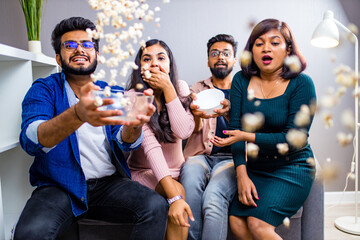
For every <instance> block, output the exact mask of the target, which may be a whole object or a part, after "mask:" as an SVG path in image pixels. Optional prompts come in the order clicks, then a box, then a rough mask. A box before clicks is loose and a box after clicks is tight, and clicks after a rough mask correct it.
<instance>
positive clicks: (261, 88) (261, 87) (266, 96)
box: [260, 79, 280, 99]
mask: <svg viewBox="0 0 360 240" xmlns="http://www.w3.org/2000/svg"><path fill="white" fill-rule="evenodd" d="M279 83H280V81H279V79H278V80H276V82H275V83H274V85H273V86H272V87H271V90H270V92H269V93H268V94H267V95H265V93H264V90H263V85H262V80H261V81H260V90H261V93H262V95H263V96H264V98H265V99H268V98H269V97H270V95H271V93H272V92H273V91H274V89H275V87H276V85H278V84H279Z"/></svg>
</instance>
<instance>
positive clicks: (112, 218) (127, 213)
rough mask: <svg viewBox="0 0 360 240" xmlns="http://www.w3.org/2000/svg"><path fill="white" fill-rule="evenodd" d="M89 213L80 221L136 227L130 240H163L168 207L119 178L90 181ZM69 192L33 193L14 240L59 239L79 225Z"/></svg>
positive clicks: (45, 189)
mask: <svg viewBox="0 0 360 240" xmlns="http://www.w3.org/2000/svg"><path fill="white" fill-rule="evenodd" d="M87 187H88V206H89V210H88V211H87V212H86V213H85V214H83V215H81V216H80V217H79V218H81V217H85V216H86V218H90V219H98V220H103V221H108V222H114V223H133V224H134V228H133V230H132V235H131V239H141V240H144V239H149V240H151V239H154V240H159V239H164V236H165V231H166V222H167V213H168V205H167V202H166V201H165V199H164V198H163V197H162V196H160V195H159V194H158V193H156V192H155V191H153V190H151V189H150V188H147V187H145V186H143V185H141V184H139V183H137V182H134V181H132V180H130V179H128V178H123V177H120V176H118V175H113V176H109V177H104V178H100V179H91V180H89V181H87ZM79 218H75V217H74V215H73V213H72V208H71V204H70V199H69V197H68V194H67V192H65V191H64V190H63V189H61V188H58V187H55V186H43V187H39V188H37V189H35V190H34V192H33V193H32V196H31V198H30V199H29V200H28V201H27V203H26V205H25V208H24V210H23V212H22V213H21V215H20V218H19V221H18V223H17V225H16V228H15V234H14V239H16V240H18V239H27V240H32V239H34V240H41V239H56V238H57V237H58V236H59V235H61V234H62V233H64V232H65V231H66V230H67V229H68V228H69V227H70V225H71V224H72V223H73V222H74V221H77V220H78V219H79Z"/></svg>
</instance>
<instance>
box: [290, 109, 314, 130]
mask: <svg viewBox="0 0 360 240" xmlns="http://www.w3.org/2000/svg"><path fill="white" fill-rule="evenodd" d="M310 121H311V118H310V108H309V106H308V105H305V104H303V105H301V107H300V111H298V112H297V113H296V115H295V119H294V123H295V125H296V126H298V127H305V126H308V125H309V124H310Z"/></svg>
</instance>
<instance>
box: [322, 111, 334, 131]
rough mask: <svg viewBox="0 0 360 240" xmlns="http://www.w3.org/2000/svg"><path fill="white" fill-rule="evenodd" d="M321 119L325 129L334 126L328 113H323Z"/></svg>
mask: <svg viewBox="0 0 360 240" xmlns="http://www.w3.org/2000/svg"><path fill="white" fill-rule="evenodd" d="M322 119H323V122H324V125H325V128H331V127H332V126H333V125H334V121H333V117H332V115H331V114H330V113H323V115H322Z"/></svg>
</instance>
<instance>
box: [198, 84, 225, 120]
mask: <svg viewBox="0 0 360 240" xmlns="http://www.w3.org/2000/svg"><path fill="white" fill-rule="evenodd" d="M224 98H225V94H224V93H223V92H222V91H220V90H218V89H215V88H213V89H207V90H204V91H201V92H199V93H198V94H196V100H195V101H193V103H194V104H195V105H198V106H199V107H200V108H199V109H198V111H203V112H206V115H210V114H216V113H215V112H214V110H215V109H221V108H222V107H223V105H222V104H220V102H221V101H222V100H224Z"/></svg>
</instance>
